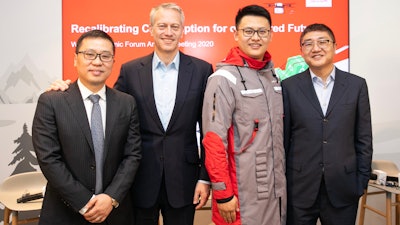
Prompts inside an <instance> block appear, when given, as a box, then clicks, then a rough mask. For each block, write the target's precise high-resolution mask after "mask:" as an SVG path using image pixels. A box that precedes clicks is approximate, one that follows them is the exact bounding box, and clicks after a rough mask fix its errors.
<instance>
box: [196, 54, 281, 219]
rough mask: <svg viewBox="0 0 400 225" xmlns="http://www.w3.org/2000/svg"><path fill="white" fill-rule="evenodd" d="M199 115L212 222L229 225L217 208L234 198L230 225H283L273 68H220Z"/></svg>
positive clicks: (277, 99)
mask: <svg viewBox="0 0 400 225" xmlns="http://www.w3.org/2000/svg"><path fill="white" fill-rule="evenodd" d="M202 115H203V119H202V122H203V124H202V127H203V133H204V139H203V145H204V147H205V150H206V151H205V152H206V156H205V164H206V168H207V171H208V173H209V176H210V179H211V183H212V191H213V192H212V199H213V200H212V201H213V202H212V211H213V216H212V217H213V221H214V223H216V224H217V225H221V224H227V223H225V222H224V220H223V218H222V217H221V216H220V215H219V213H218V209H217V206H216V204H217V201H224V200H229V199H230V198H231V197H232V196H234V195H235V196H236V197H237V198H238V201H239V209H240V212H239V213H237V216H236V218H237V219H236V221H235V223H233V224H234V225H267V224H268V225H281V224H284V223H285V219H286V178H285V158H284V154H285V153H284V148H283V102H282V93H281V86H280V82H279V79H278V78H277V77H276V75H275V73H274V71H273V68H272V63H271V62H269V63H268V64H267V66H266V68H265V69H261V70H255V69H251V68H249V67H247V66H234V65H227V64H218V65H217V71H216V72H215V73H214V74H212V75H211V76H210V77H209V79H208V83H207V88H206V92H205V96H204V104H203V114H202Z"/></svg>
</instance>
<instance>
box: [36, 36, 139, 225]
mask: <svg viewBox="0 0 400 225" xmlns="http://www.w3.org/2000/svg"><path fill="white" fill-rule="evenodd" d="M114 52H115V46H114V41H113V40H112V39H111V37H110V36H109V35H108V34H106V33H104V32H103V31H99V30H93V31H89V32H87V33H84V34H83V35H82V36H81V37H80V38H79V39H78V41H77V47H76V52H75V59H74V65H75V67H76V69H77V73H78V80H77V82H75V83H73V84H71V86H70V88H69V89H68V90H67V91H65V92H55V91H50V92H45V93H43V94H42V95H41V96H40V97H39V100H38V105H37V108H36V113H35V116H34V120H33V126H32V140H33V145H34V148H35V152H36V155H37V158H38V162H39V165H40V168H41V170H42V172H43V174H44V175H45V177H46V178H47V180H48V184H47V186H46V193H45V196H44V201H43V207H42V211H41V215H40V222H39V224H41V225H53V224H65V225H71V224H74V225H77V224H89V223H101V224H133V222H134V221H133V215H132V210H133V209H132V201H131V195H130V191H129V190H130V188H131V186H132V183H133V180H134V177H135V174H136V172H137V170H138V167H139V161H140V158H141V150H140V149H141V140H140V130H139V118H138V110H137V107H136V102H135V99H134V98H133V97H132V96H130V95H128V94H125V93H122V92H119V91H117V90H114V89H110V88H108V87H106V86H105V81H106V79H107V78H108V77H109V75H110V74H111V70H112V66H113V64H114ZM93 94H97V95H98V96H100V100H99V105H100V112H101V115H99V117H98V118H99V120H98V121H97V122H98V123H97V122H91V119H94V118H93V117H95V116H94V114H91V113H90V112H91V109H92V107H93V106H94V104H93V103H92V102H91V101H90V100H89V99H88V98H90V96H91V95H93ZM95 123H97V125H99V123H100V124H104V126H103V127H102V128H101V127H99V128H100V129H99V135H100V136H101V138H99V142H96V141H95V140H96V138H95V137H97V136H93V138H92V135H93V133H95V132H94V127H95V125H94V124H95ZM103 135H104V138H103ZM98 144H100V146H102V145H104V146H103V147H101V148H100V151H99V153H100V154H97V153H98V152H96V151H97V148H96V146H98ZM95 150H96V151H95ZM98 156H99V157H100V158H102V159H99V158H98ZM98 163H100V164H99V165H98ZM101 164H102V165H101ZM98 168H100V170H98ZM96 173H98V174H97V175H96ZM98 181H102V182H98Z"/></svg>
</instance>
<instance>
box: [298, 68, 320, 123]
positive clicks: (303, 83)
mask: <svg viewBox="0 0 400 225" xmlns="http://www.w3.org/2000/svg"><path fill="white" fill-rule="evenodd" d="M298 78H299V86H300V89H301V91H302V92H303V94H304V96H305V97H306V98H307V99H308V100H309V102H310V103H311V105H312V106H313V107H314V109H315V110H316V111H317V112H318V113H319V114H320V115H322V116H323V113H322V109H321V105H320V104H319V100H318V97H317V94H316V93H315V89H314V85H313V83H312V80H311V74H310V70H309V69H308V70H306V71H305V72H303V73H301V74H299V75H298Z"/></svg>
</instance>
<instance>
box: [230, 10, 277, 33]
mask: <svg viewBox="0 0 400 225" xmlns="http://www.w3.org/2000/svg"><path fill="white" fill-rule="evenodd" d="M248 15H251V16H262V17H265V18H266V19H267V20H268V22H269V25H272V20H271V14H270V13H269V12H268V10H267V9H265V8H264V7H262V6H259V5H248V6H245V7H243V8H241V9H239V11H238V12H237V14H236V18H235V25H236V28H238V26H239V23H240V22H241V20H242V18H243V17H244V16H248Z"/></svg>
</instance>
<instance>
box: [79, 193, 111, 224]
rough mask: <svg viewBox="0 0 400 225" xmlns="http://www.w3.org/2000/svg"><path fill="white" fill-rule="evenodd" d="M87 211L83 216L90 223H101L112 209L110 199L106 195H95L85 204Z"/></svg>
mask: <svg viewBox="0 0 400 225" xmlns="http://www.w3.org/2000/svg"><path fill="white" fill-rule="evenodd" d="M86 207H87V208H88V211H87V212H86V213H85V214H84V215H83V217H85V219H86V220H87V221H89V222H91V223H102V222H104V220H106V218H107V216H108V215H109V214H110V212H111V210H112V209H113V206H112V200H111V197H110V196H108V195H106V194H99V195H96V196H95V197H94V198H92V199H90V201H89V202H88V203H87V204H86Z"/></svg>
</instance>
